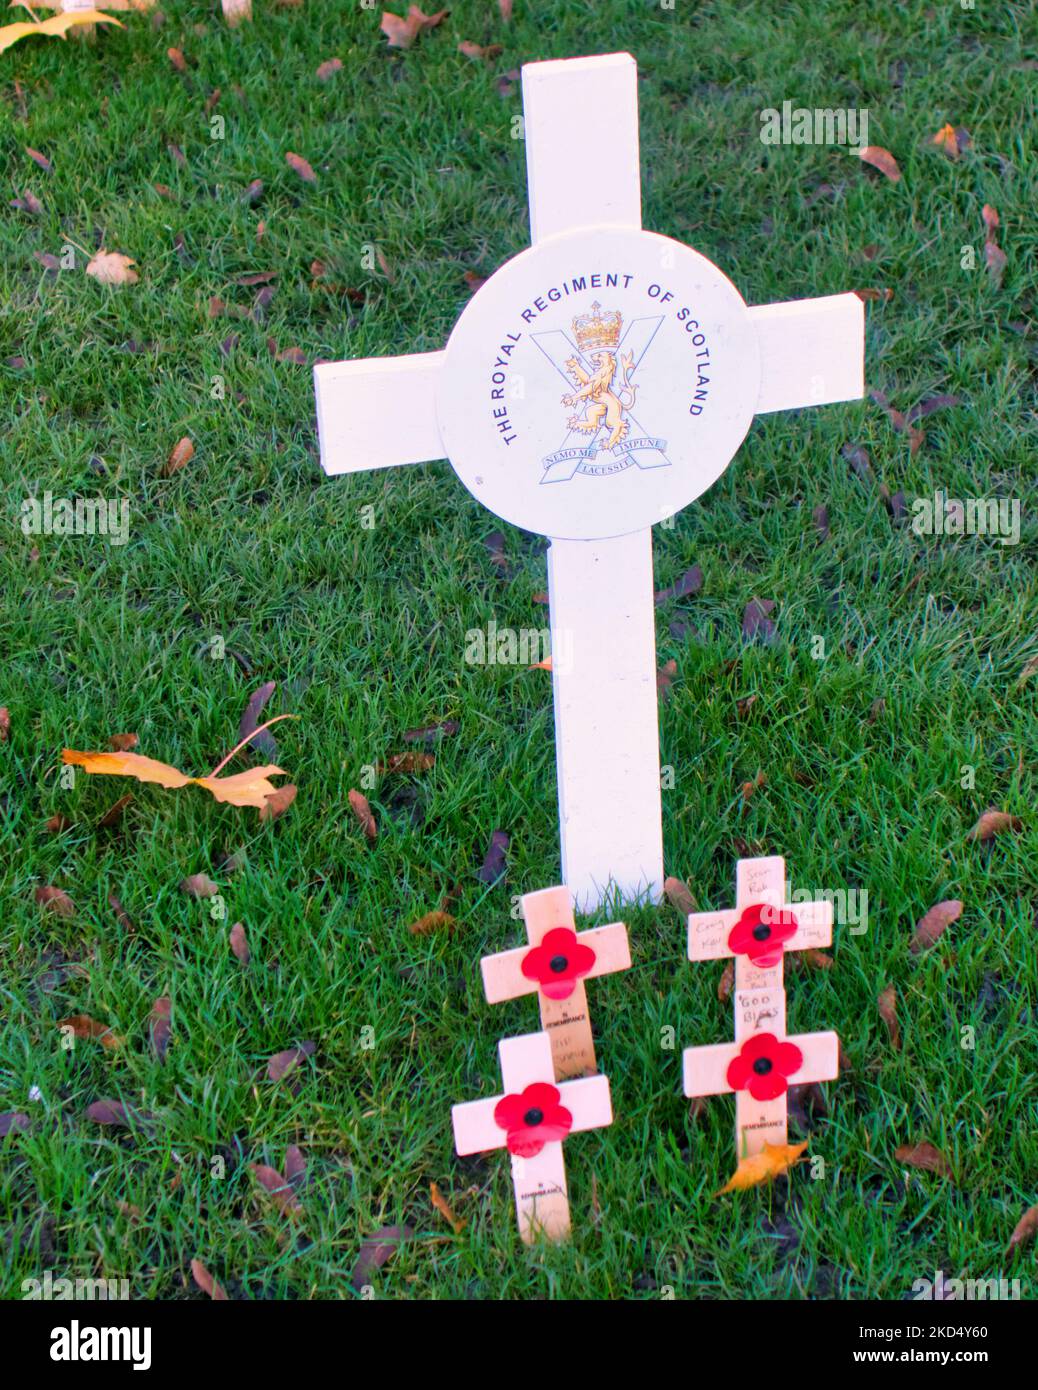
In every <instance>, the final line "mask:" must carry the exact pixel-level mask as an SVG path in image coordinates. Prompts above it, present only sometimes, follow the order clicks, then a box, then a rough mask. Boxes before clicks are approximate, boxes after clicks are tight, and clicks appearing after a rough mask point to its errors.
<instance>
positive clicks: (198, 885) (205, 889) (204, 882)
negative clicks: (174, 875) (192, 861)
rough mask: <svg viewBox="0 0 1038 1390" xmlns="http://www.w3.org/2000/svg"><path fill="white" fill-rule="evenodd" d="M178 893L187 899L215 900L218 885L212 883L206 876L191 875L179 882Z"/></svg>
mask: <svg viewBox="0 0 1038 1390" xmlns="http://www.w3.org/2000/svg"><path fill="white" fill-rule="evenodd" d="M180 891H181V892H182V893H186V894H187V895H188V897H189V898H215V897H216V895H217V894H218V893H219V891H220V885H219V884H218V883H214V882H213V880H212V879H211V878H210V877H209V875H208V874H192V875H191V877H190V878H185V879H182V880H181V882H180Z"/></svg>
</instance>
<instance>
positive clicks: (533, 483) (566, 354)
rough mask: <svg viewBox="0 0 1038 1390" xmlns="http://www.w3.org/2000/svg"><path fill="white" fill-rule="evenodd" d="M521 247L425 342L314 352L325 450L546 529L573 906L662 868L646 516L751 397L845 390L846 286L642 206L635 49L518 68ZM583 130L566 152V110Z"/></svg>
mask: <svg viewBox="0 0 1038 1390" xmlns="http://www.w3.org/2000/svg"><path fill="white" fill-rule="evenodd" d="M523 102H524V115H525V137H526V156H527V177H528V187H529V201H530V225H531V238H532V245H531V247H530V248H529V249H528V250H526V251H523V252H521V253H520V254H519V255H518V256H515V257H513V259H512V260H510V261H509V262H507V263H506V264H505V265H504V266H502V267H501V268H500V269H499V270H498V271H497V272H496V273H495V274H494V275H492V276H491V277H490V278H489V280H487V281H486V283H485V284H484V285H483V286H482V287H481V288H480V290H479V291H478V292H477V293H476V294H475V295H474V296H473V297H472V298H471V300H470V301H469V302H468V304H467V305H466V307H465V310H464V311H463V313H462V315H461V317H460V319H459V320H458V323H457V324H456V325H455V328H454V331H453V332H452V333H451V336H450V341H449V342H448V345H447V348H446V350H445V351H443V352H426V353H420V354H417V355H415V356H411V357H393V358H379V359H374V360H370V361H353V362H338V363H322V364H320V365H319V366H317V367H316V368H315V372H314V376H315V386H316V392H317V418H318V429H319V434H320V441H321V462H322V465H323V467H324V469H325V471H326V472H327V473H333V474H334V473H346V472H357V471H361V470H365V469H372V468H386V467H391V466H394V465H399V464H408V463H418V462H422V461H425V460H430V459H438V458H442V457H443V456H444V455H446V456H447V457H448V458H449V460H450V462H451V465H452V466H453V468H454V470H455V471H456V473H457V474H458V476H459V478H460V479H461V481H462V482H463V483H464V485H465V486H466V487H467V488H468V490H469V491H470V492H471V493H472V494H473V496H475V497H476V498H478V499H479V500H480V501H482V502H483V503H484V505H486V506H487V507H488V508H489V509H490V510H491V511H492V512H494V513H495V514H496V515H497V516H500V517H502V518H504V519H505V520H506V521H509V522H512V523H514V524H516V525H519V526H523V527H525V528H526V529H527V530H531V531H535V532H538V533H539V534H541V535H544V536H547V537H549V539H550V541H551V545H550V548H549V551H548V586H549V598H550V606H551V632H552V647H553V658H554V660H553V672H552V683H553V696H554V703H555V755H556V764H557V773H558V795H559V826H560V839H561V849H562V877H563V880H564V882H565V883H566V885H567V886H568V888H569V890H570V892H571V893H572V895H573V897H574V900H575V901H576V903H577V905H578V907H579V908H581V909H582V910H584V911H590V910H593V909H594V908H596V907H598V906H599V905H600V903H602V902H603V901H604V900H605V899H606V898H607V896H609V894H610V891H611V890H613V891H615V892H616V893H617V894H618V896H619V897H620V898H622V899H623V900H626V901H631V900H636V899H638V898H643V897H644V898H649V899H652V900H656V899H658V897H659V895H660V891H661V887H662V881H663V847H662V825H661V802H660V768H659V731H658V708H657V696H656V646H655V609H654V604H653V581H652V539H651V536H652V533H651V527H652V525H653V524H654V523H656V522H658V521H662V520H665V519H666V518H667V517H669V516H672V515H673V514H675V513H676V512H678V511H680V510H681V508H682V507H684V506H686V505H688V503H690V502H691V501H693V500H694V499H695V498H696V497H698V496H700V495H701V494H702V493H703V492H704V491H705V490H706V489H707V488H708V487H709V486H710V485H711V484H712V483H713V482H715V481H716V479H717V478H718V477H720V475H721V473H723V471H724V469H725V468H726V467H727V466H728V464H729V462H730V461H731V459H732V457H733V456H734V454H735V452H736V450H737V449H738V447H739V444H740V443H741V442H742V439H743V438H744V436H745V434H746V431H747V430H748V428H749V426H750V424H751V422H752V420H753V417H754V414H759V413H765V412H769V411H775V410H785V409H788V408H790V407H795V406H808V405H823V404H826V403H829V402H835V401H845V400H855V399H858V398H859V397H860V396H861V395H862V393H863V390H864V371H863V348H864V308H863V305H862V302H861V301H860V300H859V299H858V297H857V296H856V295H853V294H841V295H831V296H827V297H825V298H821V299H808V300H800V301H796V302H793V303H790V304H772V305H765V306H763V307H760V308H753V309H750V308H748V307H747V306H746V304H745V303H744V301H743V299H742V297H741V296H740V295H739V293H738V291H737V290H736V289H735V287H734V286H733V285H732V284H731V282H730V281H729V280H727V279H726V278H725V277H724V276H723V275H722V274H721V272H720V271H719V270H718V269H717V267H716V266H714V265H712V264H711V262H710V261H708V260H707V259H706V258H705V257H703V256H701V255H700V254H699V253H698V252H695V251H693V250H691V249H690V248H688V247H686V246H683V245H681V244H680V243H679V242H676V241H672V240H670V239H668V238H666V237H662V236H658V235H656V234H655V233H652V232H647V231H644V230H643V229H642V227H641V196H640V182H641V176H640V169H639V161H638V101H637V69H636V66H635V62H634V59H633V58H632V57H631V56H630V55H629V54H625V53H617V54H610V55H607V56H604V57H596V58H577V59H570V60H563V61H555V62H547V63H532V64H528V65H527V66H526V67H524V68H523ZM579 112H588V113H592V114H593V119H594V123H595V139H594V140H593V141H589V142H586V143H585V144H583V145H582V146H581V149H580V154H579V158H577V157H576V156H575V155H574V153H573V142H572V129H573V121H574V113H579Z"/></svg>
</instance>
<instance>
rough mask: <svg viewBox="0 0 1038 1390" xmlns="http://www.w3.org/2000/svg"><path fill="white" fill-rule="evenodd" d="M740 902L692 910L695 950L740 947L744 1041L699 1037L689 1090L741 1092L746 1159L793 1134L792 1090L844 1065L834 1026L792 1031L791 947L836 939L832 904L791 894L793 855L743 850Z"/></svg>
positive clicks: (739, 1126)
mask: <svg viewBox="0 0 1038 1390" xmlns="http://www.w3.org/2000/svg"><path fill="white" fill-rule="evenodd" d="M735 881H736V891H735V908H734V910H727V911H724V912H694V913H692V914H691V916H690V917H689V919H688V958H689V960H718V959H721V958H724V957H730V956H734V957H735V988H734V990H733V991H732V997H733V999H734V1001H735V1042H734V1043H721V1044H720V1045H719V1046H716V1047H690V1048H687V1049H686V1050H685V1052H684V1054H683V1060H684V1083H685V1095H686V1096H716V1095H722V1094H724V1093H726V1092H729V1091H734V1092H735V1139H736V1151H737V1154H738V1157H739V1158H740V1159H743V1158H749V1157H751V1156H752V1155H753V1154H758V1153H761V1152H762V1151H763V1149H764V1146H765V1144H785V1143H786V1139H787V1127H786V1091H787V1089H788V1088H789V1087H790V1086H801V1085H804V1084H806V1083H808V1082H812V1081H832V1080H833V1079H834V1078H835V1077H836V1076H837V1075H838V1073H839V1056H840V1040H839V1038H838V1037H837V1036H836V1034H835V1033H800V1034H797V1035H796V1036H795V1037H792V1038H788V1037H787V1036H786V991H785V989H784V987H783V964H782V963H783V958H784V956H785V953H786V952H787V951H806V950H810V949H811V948H817V947H820V946H828V945H829V943H830V942H831V941H832V939H833V905H832V903H831V902H826V901H820V902H811V903H795V904H793V905H789V904H787V903H786V865H785V860H783V859H782V858H780V857H778V856H774V857H771V858H767V859H740V860H739V863H738V867H737V869H736V880H735Z"/></svg>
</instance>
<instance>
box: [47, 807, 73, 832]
mask: <svg viewBox="0 0 1038 1390" xmlns="http://www.w3.org/2000/svg"><path fill="white" fill-rule="evenodd" d="M72 825H73V822H72V821H70V820H69V818H68V816H63V815H62V814H61V812H60V811H59V812H58V814H57V815H56V816H51V818H50V820H49V821H48V822H47V824H46V826H45V827H44V828H45V829H46V831H47V833H48V834H49V835H63V834H64V833H65V831H66V830H71V829H72Z"/></svg>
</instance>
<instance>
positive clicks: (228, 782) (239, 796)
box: [61, 748, 286, 811]
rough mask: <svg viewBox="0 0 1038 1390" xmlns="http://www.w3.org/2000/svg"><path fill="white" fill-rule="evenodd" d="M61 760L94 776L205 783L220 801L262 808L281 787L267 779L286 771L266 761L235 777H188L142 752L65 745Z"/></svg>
mask: <svg viewBox="0 0 1038 1390" xmlns="http://www.w3.org/2000/svg"><path fill="white" fill-rule="evenodd" d="M61 761H62V762H63V763H65V764H66V766H68V765H69V764H71V765H72V766H74V767H81V768H82V769H83V771H84V772H89V773H91V774H93V775H95V776H106V777H136V779H137V781H138V782H153V783H156V784H157V785H158V786H160V787H166V788H169V789H172V788H174V787H186V786H187V785H188V784H189V783H190V784H193V785H194V786H196V787H205V789H206V791H207V792H210V793H211V794H212V795H213V796H214V797H215V798H216V800H217V801H223V802H226V803H227V804H228V805H231V806H255V807H256V809H257V810H259V811H262V810H263V808H264V807H265V806H266V804H267V798H268V797H270V796H275V795H276V794H277V791H278V788H277V787H275V786H274V784H273V782H271V781H269V780H268V779H269V778H270V777H273V776H276V777H284V776H285V775H286V774H285V772H284V770H283V769H282V768H280V767H275V766H274V764H273V763H267V764H265V765H264V766H263V767H252V768H249V769H248V770H247V771H246V772H236V773H235V774H234V775H233V776H232V777H188V776H187V774H186V773H183V772H180V771H178V770H177V768H175V767H170V765H169V764H168V763H160V762H158V761H157V760H156V759H155V758H145V757H143V756H142V755H141V754H140V753H78V752H76V750H75V749H74V748H65V749H64V750H63V751H62V754H61Z"/></svg>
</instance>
